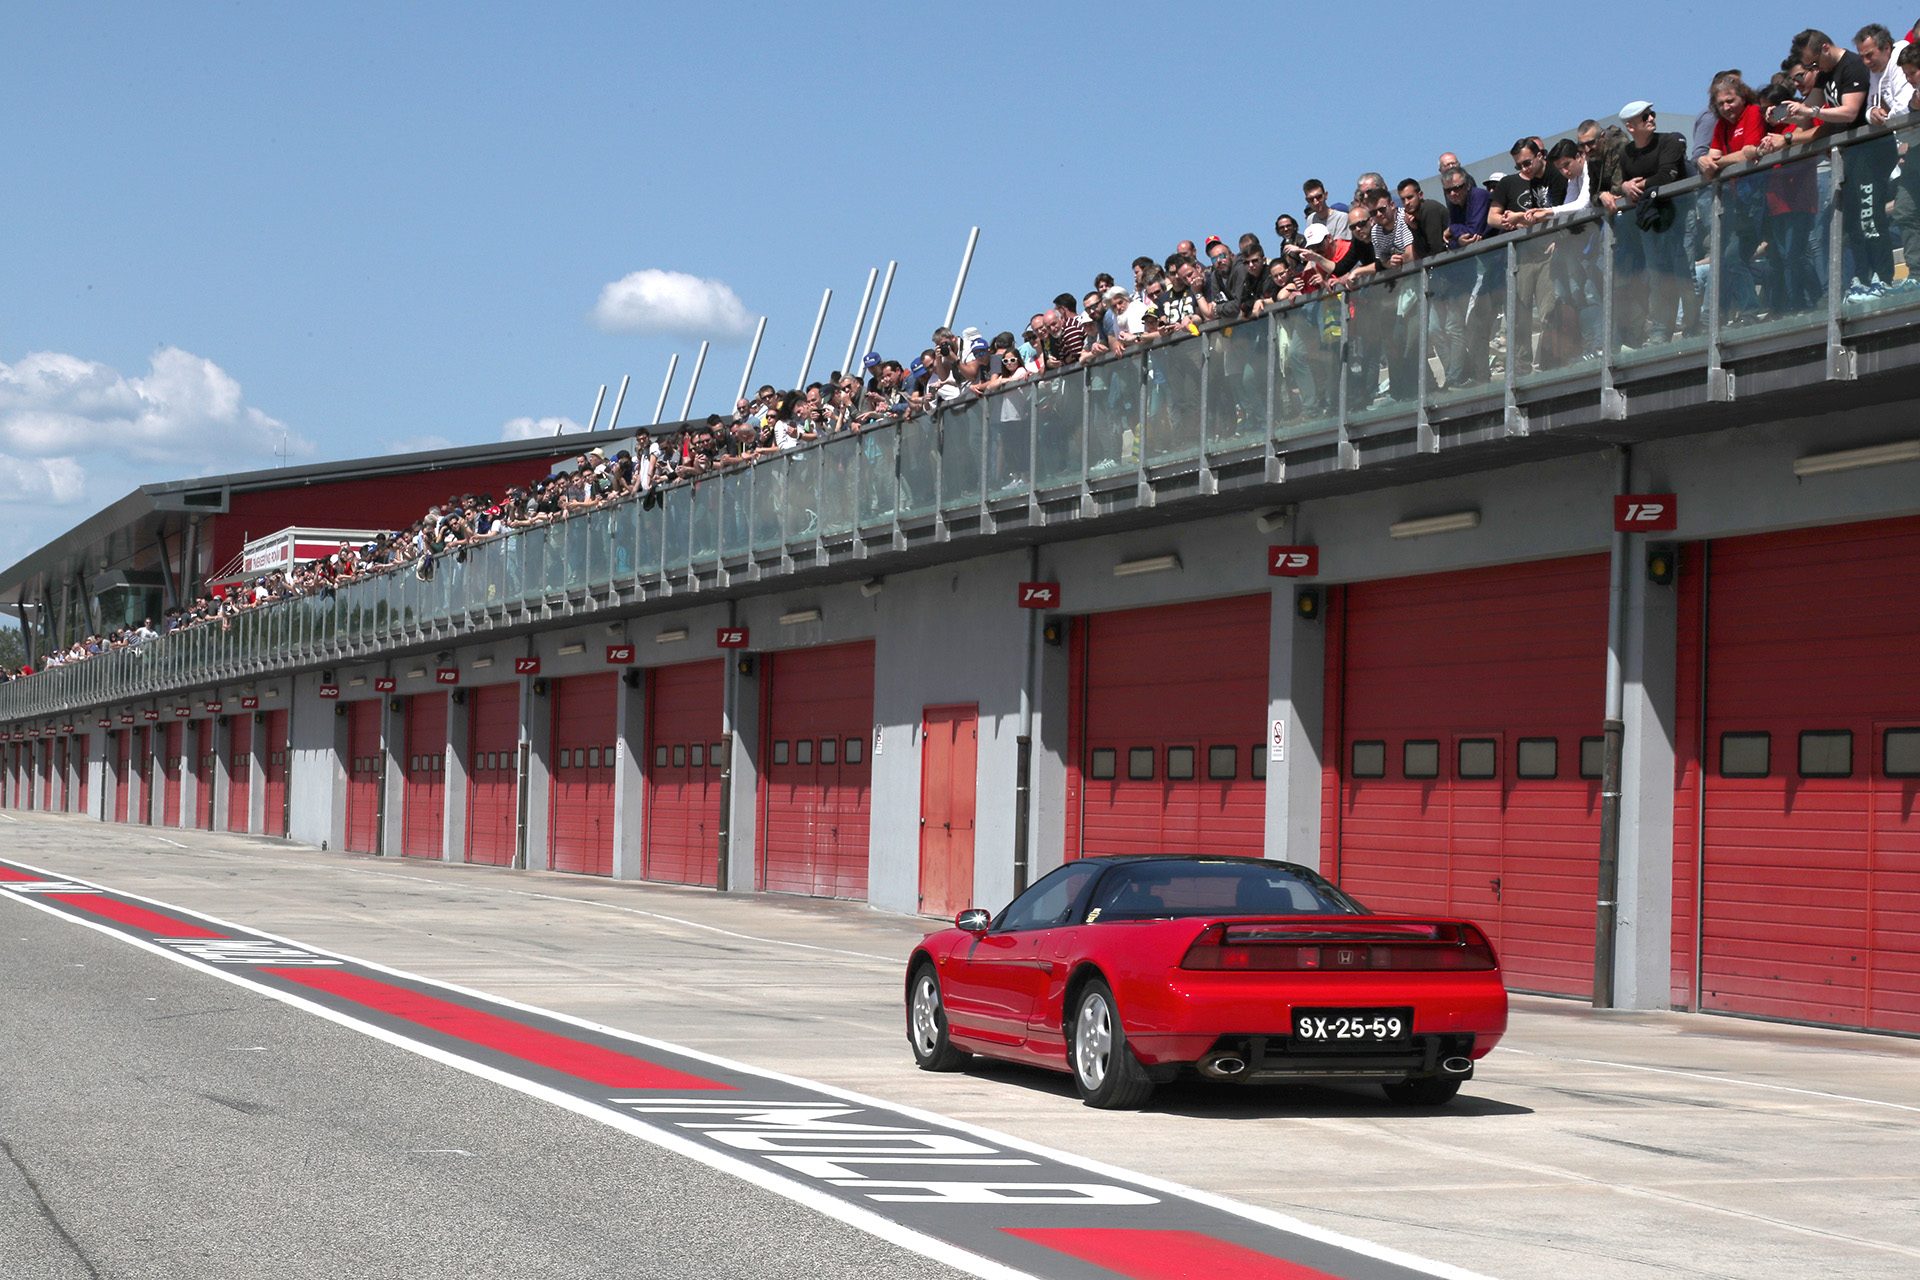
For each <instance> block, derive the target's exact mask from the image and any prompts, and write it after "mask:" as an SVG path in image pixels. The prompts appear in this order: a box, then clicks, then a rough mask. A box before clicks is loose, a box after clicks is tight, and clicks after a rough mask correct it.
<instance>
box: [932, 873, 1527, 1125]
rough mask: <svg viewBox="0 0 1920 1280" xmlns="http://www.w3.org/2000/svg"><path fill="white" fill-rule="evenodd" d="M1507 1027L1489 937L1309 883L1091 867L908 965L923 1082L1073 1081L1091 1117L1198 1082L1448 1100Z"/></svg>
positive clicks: (981, 914)
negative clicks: (1305, 1084)
mask: <svg viewBox="0 0 1920 1280" xmlns="http://www.w3.org/2000/svg"><path fill="white" fill-rule="evenodd" d="M1506 1029H1507V991H1506V987H1505V985H1504V984H1502V982H1501V980H1500V964H1499V961H1498V960H1497V959H1496V958H1495V956H1494V953H1493V945H1492V944H1491V943H1490V942H1488V941H1487V935H1486V934H1484V933H1482V932H1481V931H1480V930H1479V929H1478V928H1477V927H1475V926H1474V925H1472V924H1470V923H1468V922H1467V921H1465V920H1448V919H1440V918H1429V917H1425V916H1401V915H1387V914H1381V913H1377V912H1373V911H1369V910H1367V908H1365V907H1363V906H1361V905H1360V903H1358V902H1356V901H1354V900H1353V899H1352V898H1350V897H1348V896H1347V895H1346V894H1344V893H1342V892H1341V891H1340V890H1339V889H1338V888H1336V887H1335V886H1334V885H1333V884H1331V883H1330V882H1329V881H1327V880H1325V879H1323V878H1322V877H1321V876H1319V875H1318V874H1316V873H1315V872H1313V871H1311V870H1309V869H1308V868H1306V867H1302V866H1297V865H1295V864H1293V863H1290V862H1273V861H1267V860H1264V859H1257V858H1235V857H1198V856H1185V855H1146V856H1132V857H1110V858H1086V859H1083V860H1081V861H1078V862H1070V863H1068V864H1067V865H1065V866H1063V867H1061V868H1060V869H1059V870H1057V871H1054V872H1052V873H1051V874H1049V875H1047V876H1046V877H1044V878H1043V879H1041V880H1040V881H1038V882H1037V883H1036V884H1034V885H1033V886H1032V887H1031V888H1029V889H1028V890H1027V891H1026V892H1025V893H1023V894H1021V895H1020V896H1019V897H1018V898H1015V899H1014V901H1013V903H1012V905H1011V906H1009V907H1008V908H1007V909H1006V910H1005V911H1003V912H1001V913H1000V915H999V917H998V918H997V919H994V918H990V917H989V916H988V914H987V912H985V911H983V910H980V909H978V908H976V909H973V910H970V911H963V912H961V913H960V915H959V917H958V918H957V919H956V920H955V927H954V928H951V929H942V930H940V931H939V932H938V933H933V934H929V935H928V936H927V937H926V938H925V939H923V940H922V941H921V943H920V945H919V946H918V947H916V948H914V952H913V955H912V957H911V958H910V959H909V960H908V961H907V1040H908V1042H909V1043H910V1044H911V1045H912V1046H913V1056H914V1058H915V1059H916V1060H917V1061H918V1062H919V1064H920V1066H921V1067H922V1068H923V1069H925V1070H927V1071H955V1070H958V1069H959V1068H961V1067H962V1066H964V1065H965V1064H966V1062H967V1060H968V1059H969V1058H970V1057H971V1056H972V1055H973V1054H976V1053H978V1054H985V1055H987V1056H989V1057H994V1058H1005V1059H1007V1060H1008V1061H1011V1062H1026V1063H1031V1064H1034V1065H1036V1066H1042V1067H1047V1068H1050V1069H1052V1070H1055V1071H1065V1072H1068V1073H1070V1074H1071V1075H1072V1076H1073V1082H1074V1084H1075V1086H1076V1087H1077V1088H1078V1089H1079V1091H1080V1096H1081V1098H1082V1099H1084V1100H1085V1101H1086V1103H1087V1105H1089V1106H1094V1107H1138V1106H1140V1105H1142V1104H1144V1103H1145V1102H1146V1100H1147V1098H1148V1097H1149V1096H1151V1094H1152V1093H1153V1089H1154V1086H1155V1085H1156V1084H1160V1083H1164V1082H1166V1081H1169V1080H1172V1079H1174V1078H1175V1077H1176V1076H1178V1075H1180V1074H1182V1073H1183V1072H1187V1071H1194V1072H1197V1073H1198V1074H1199V1075H1201V1076H1202V1077H1204V1078H1206V1079H1209V1080H1231V1081H1267V1082H1271V1081H1275V1080H1371V1081H1376V1082H1378V1083H1379V1084H1380V1086H1381V1087H1382V1088H1383V1089H1384V1090H1385V1091H1386V1094H1387V1096H1388V1097H1389V1098H1391V1099H1393V1100H1394V1101H1396V1102H1402V1103H1408V1104H1412V1105H1421V1106H1438V1105H1440V1104H1442V1103H1445V1102H1447V1101H1449V1100H1450V1099H1452V1097H1453V1096H1454V1095H1455V1094H1456V1093H1458V1092H1459V1091H1460V1085H1461V1083H1462V1082H1463V1081H1465V1080H1467V1079H1468V1078H1470V1077H1471V1076H1472V1075H1473V1063H1474V1060H1475V1059H1477V1058H1482V1057H1485V1056H1486V1054H1487V1053H1488V1051H1489V1050H1491V1049H1492V1048H1493V1046H1494V1045H1495V1044H1497V1043H1498V1042H1499V1040H1500V1037H1501V1035H1502V1034H1504V1033H1505V1031H1506Z"/></svg>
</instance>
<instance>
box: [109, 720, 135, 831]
mask: <svg viewBox="0 0 1920 1280" xmlns="http://www.w3.org/2000/svg"><path fill="white" fill-rule="evenodd" d="M131 783H132V729H121V731H119V733H115V735H113V821H127V789H129V785H131Z"/></svg>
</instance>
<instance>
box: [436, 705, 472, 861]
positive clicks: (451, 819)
mask: <svg viewBox="0 0 1920 1280" xmlns="http://www.w3.org/2000/svg"><path fill="white" fill-rule="evenodd" d="M472 706H473V691H472V690H470V689H455V690H453V691H452V692H451V693H449V694H448V695H447V755H446V760H447V772H446V775H445V777H444V778H443V779H442V781H444V782H445V784H446V786H445V795H446V818H445V821H444V822H443V823H442V824H441V827H440V860H441V861H442V862H465V861H466V859H467V788H468V786H469V785H471V784H470V778H471V776H472V769H473V761H472V760H471V759H469V755H468V748H470V747H471V746H472V737H473V735H472V734H471V732H470V731H469V730H468V726H469V725H470V724H471V723H472V721H471V720H470V719H469V718H468V717H469V716H470V715H471V714H472Z"/></svg>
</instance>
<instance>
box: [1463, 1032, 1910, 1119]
mask: <svg viewBox="0 0 1920 1280" xmlns="http://www.w3.org/2000/svg"><path fill="white" fill-rule="evenodd" d="M1495 1052H1497V1053H1517V1054H1519V1055H1520V1056H1521V1057H1524V1058H1540V1059H1543V1060H1544V1061H1547V1062H1575V1063H1579V1064H1580V1065H1582V1066H1588V1067H1615V1068H1617V1069H1619V1070H1621V1071H1645V1072H1647V1073H1649V1074H1651V1075H1656V1076H1679V1077H1681V1078H1682V1079H1686V1080H1704V1081H1706V1082H1707V1083H1709V1084H1739V1085H1745V1086H1746V1087H1747V1088H1749V1089H1767V1090H1770V1091H1772V1092H1774V1093H1797V1094H1800V1095H1801V1096H1803V1097H1808V1098H1826V1099H1829V1100H1831V1101H1833V1102H1857V1103H1859V1104H1860V1105H1861V1106H1863V1107H1887V1108H1889V1109H1890V1110H1893V1111H1908V1112H1912V1113H1913V1114H1915V1115H1920V1107H1910V1106H1907V1105H1906V1104H1905V1103H1902V1102H1884V1101H1882V1100H1881V1099H1879V1098H1857V1097H1855V1096H1854V1095H1852V1094H1850V1093H1823V1092H1821V1091H1820V1090H1819V1089H1797V1088H1795V1087H1794V1086H1792V1085H1788V1084H1768V1083H1767V1082H1766V1081H1764V1080H1745V1079H1742V1078H1741V1077H1739V1076H1716V1075H1710V1074H1708V1073H1706V1072H1703V1071H1681V1070H1679V1069H1677V1068H1674V1067H1644V1066H1641V1065H1640V1064H1639V1063H1637V1062H1608V1061H1606V1060H1605V1059H1603V1058H1562V1057H1558V1056H1556V1055H1554V1054H1551V1053H1534V1052H1532V1051H1530V1050H1527V1049H1510V1048H1508V1047H1507V1046H1505V1045H1501V1046H1500V1047H1499V1049H1497V1050H1495Z"/></svg>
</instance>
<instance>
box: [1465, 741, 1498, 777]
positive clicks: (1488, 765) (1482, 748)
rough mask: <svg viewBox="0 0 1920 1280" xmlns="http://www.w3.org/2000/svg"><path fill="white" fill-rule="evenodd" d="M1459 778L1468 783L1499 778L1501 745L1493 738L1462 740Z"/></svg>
mask: <svg viewBox="0 0 1920 1280" xmlns="http://www.w3.org/2000/svg"><path fill="white" fill-rule="evenodd" d="M1456 763H1457V765H1458V770H1459V777H1461V778H1462V779H1464V780H1467V781H1480V780H1482V779H1486V778H1494V777H1498V776H1499V773H1500V750H1499V745H1498V744H1497V743H1495V742H1494V740H1493V739H1492V738H1462V739H1460V748H1459V759H1458V761H1457V762H1456Z"/></svg>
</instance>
